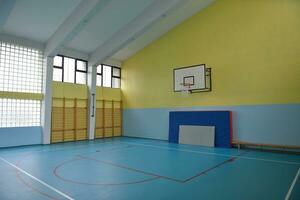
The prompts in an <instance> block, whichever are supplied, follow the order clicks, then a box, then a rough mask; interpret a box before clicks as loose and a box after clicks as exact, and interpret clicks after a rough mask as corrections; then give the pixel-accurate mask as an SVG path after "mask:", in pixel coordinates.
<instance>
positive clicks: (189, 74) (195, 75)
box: [174, 64, 206, 92]
mask: <svg viewBox="0 0 300 200" xmlns="http://www.w3.org/2000/svg"><path fill="white" fill-rule="evenodd" d="M205 70H206V69H205V64H201V65H194V66H189V67H182V68H176V69H174V91H175V92H180V91H182V90H185V89H186V87H185V86H184V85H190V88H189V89H190V90H201V89H205V88H206V85H205Z"/></svg>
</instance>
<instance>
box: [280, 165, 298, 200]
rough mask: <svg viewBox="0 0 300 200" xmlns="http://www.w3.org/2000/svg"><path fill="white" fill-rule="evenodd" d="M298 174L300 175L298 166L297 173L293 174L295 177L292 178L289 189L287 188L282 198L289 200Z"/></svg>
mask: <svg viewBox="0 0 300 200" xmlns="http://www.w3.org/2000/svg"><path fill="white" fill-rule="evenodd" d="M299 175H300V167H299V169H298V172H297V174H296V176H295V178H294V180H293V182H292V184H291V186H290V189H289V191H288V193H287V194H286V196H285V198H284V200H289V199H290V196H291V194H292V191H293V189H294V186H295V185H296V182H297V179H298V177H299Z"/></svg>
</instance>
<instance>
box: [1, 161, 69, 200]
mask: <svg viewBox="0 0 300 200" xmlns="http://www.w3.org/2000/svg"><path fill="white" fill-rule="evenodd" d="M0 160H2V161H3V162H5V163H6V164H8V165H10V166H11V167H13V168H15V169H17V170H18V171H20V172H22V173H23V174H25V175H27V176H29V177H30V178H32V179H33V180H35V181H37V182H39V183H40V184H42V185H44V186H46V187H47V188H49V189H50V190H52V191H54V192H56V193H58V194H60V195H61V196H63V197H65V198H66V199H69V200H75V199H73V198H72V197H70V196H68V195H66V194H65V193H63V192H61V191H60V190H58V189H56V188H54V187H52V186H51V185H48V184H47V183H45V182H44V181H42V180H40V179H38V178H36V177H34V176H33V175H31V174H29V173H28V172H26V171H24V170H23V169H21V168H19V167H17V166H16V165H14V164H12V163H10V162H9V161H7V160H5V159H4V158H2V157H0Z"/></svg>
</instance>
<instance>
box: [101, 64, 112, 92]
mask: <svg viewBox="0 0 300 200" xmlns="http://www.w3.org/2000/svg"><path fill="white" fill-rule="evenodd" d="M102 70H103V87H111V66H107V65H102Z"/></svg>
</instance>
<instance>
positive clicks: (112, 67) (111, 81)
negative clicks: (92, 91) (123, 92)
mask: <svg viewBox="0 0 300 200" xmlns="http://www.w3.org/2000/svg"><path fill="white" fill-rule="evenodd" d="M103 65H106V66H108V67H110V70H111V80H110V85H111V87H107V88H114V87H113V78H117V79H120V87H119V88H121V77H122V70H121V67H117V66H114V65H108V64H101V65H98V66H97V67H100V66H101V73H98V70H96V71H97V76H98V75H99V76H101V77H102V78H101V86H98V85H96V86H98V87H105V86H103V79H104V78H103ZM114 68H115V69H119V70H120V76H114V74H113V69H114Z"/></svg>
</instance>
